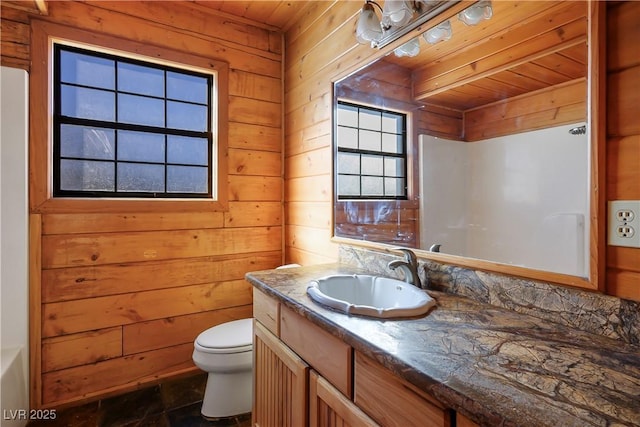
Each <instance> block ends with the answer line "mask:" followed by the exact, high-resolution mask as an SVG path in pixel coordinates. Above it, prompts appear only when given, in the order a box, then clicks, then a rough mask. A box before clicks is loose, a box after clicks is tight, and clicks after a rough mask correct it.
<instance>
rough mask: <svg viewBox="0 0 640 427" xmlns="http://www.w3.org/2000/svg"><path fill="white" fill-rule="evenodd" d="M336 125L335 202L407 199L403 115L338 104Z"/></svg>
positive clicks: (360, 106)
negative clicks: (336, 175) (336, 198)
mask: <svg viewBox="0 0 640 427" xmlns="http://www.w3.org/2000/svg"><path fill="white" fill-rule="evenodd" d="M336 124H337V135H336V145H337V151H338V153H337V161H336V163H337V164H336V169H337V172H338V177H337V178H338V179H337V196H338V199H339V200H345V199H400V200H402V199H406V198H407V173H406V170H407V167H406V164H407V149H406V147H407V116H406V114H403V113H399V112H394V111H386V110H382V109H378V108H371V107H366V106H363V105H357V104H352V103H346V102H342V101H341V102H338V105H337V119H336Z"/></svg>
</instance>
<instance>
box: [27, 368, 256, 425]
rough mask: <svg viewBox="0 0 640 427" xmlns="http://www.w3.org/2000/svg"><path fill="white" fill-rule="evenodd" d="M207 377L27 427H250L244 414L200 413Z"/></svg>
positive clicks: (180, 381) (60, 412)
mask: <svg viewBox="0 0 640 427" xmlns="http://www.w3.org/2000/svg"><path fill="white" fill-rule="evenodd" d="M206 382H207V376H206V374H201V375H195V376H190V377H186V378H180V379H176V380H171V381H167V382H163V383H161V384H159V385H156V386H153V387H148V388H144V389H140V390H137V391H133V392H131V393H127V394H124V395H121V396H116V397H111V398H108V399H104V400H100V401H98V402H91V403H87V404H85V405H82V406H77V407H73V408H68V409H62V410H58V411H56V419H55V420H42V421H31V422H29V424H28V425H27V427H250V426H251V415H250V414H245V415H240V416H237V417H230V418H227V419H221V420H217V421H209V420H206V419H204V418H203V417H202V415H201V414H200V407H201V406H202V396H203V395H204V388H205V384H206Z"/></svg>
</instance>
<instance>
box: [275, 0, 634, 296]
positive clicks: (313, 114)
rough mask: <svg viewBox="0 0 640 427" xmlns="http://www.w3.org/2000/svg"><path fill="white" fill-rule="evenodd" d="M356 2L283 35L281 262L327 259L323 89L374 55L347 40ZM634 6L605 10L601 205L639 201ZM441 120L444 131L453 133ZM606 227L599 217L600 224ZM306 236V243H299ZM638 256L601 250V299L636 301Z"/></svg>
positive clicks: (326, 93)
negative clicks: (605, 126)
mask: <svg viewBox="0 0 640 427" xmlns="http://www.w3.org/2000/svg"><path fill="white" fill-rule="evenodd" d="M360 7H361V4H359V3H358V2H317V3H316V4H314V7H313V8H311V9H310V10H309V13H307V14H306V15H305V16H304V17H303V18H301V19H300V20H299V21H298V22H297V23H296V24H295V25H294V26H293V27H292V28H291V29H290V30H289V31H287V33H286V35H285V46H286V47H285V50H286V52H287V55H286V59H285V213H286V214H285V227H286V233H285V235H286V238H285V245H286V246H285V251H286V259H287V262H298V263H300V264H313V263H317V262H322V261H330V260H335V259H336V258H337V253H336V252H337V249H336V247H335V245H334V244H332V243H331V240H330V239H331V236H332V227H333V225H332V223H331V220H330V218H331V215H332V212H333V207H332V205H331V203H332V200H331V189H332V178H331V167H332V166H331V153H332V152H331V97H332V93H331V82H332V80H334V79H336V78H337V77H341V76H343V75H344V74H345V72H346V71H348V70H353V71H355V69H356V68H357V67H359V66H362V65H365V64H366V63H367V62H369V58H371V57H372V56H373V55H374V53H375V52H373V50H372V49H369V48H368V47H366V46H359V45H358V44H357V43H356V42H355V40H354V31H355V25H356V15H357V13H358V10H359V8H360ZM639 9H640V3H638V2H632V1H631V2H612V3H611V4H610V5H609V7H608V14H609V25H608V28H609V30H608V35H607V36H608V42H607V44H608V46H607V49H608V58H609V61H608V64H609V70H608V75H609V79H608V103H607V104H608V105H607V106H606V108H607V116H608V120H607V124H608V134H609V137H608V140H607V189H606V190H607V198H608V199H609V200H614V199H640V187H639V184H638V183H639V182H640V167H639V166H638V162H639V154H638V153H640V136H639V134H640V130H639V128H638V126H640V125H639V123H640V122H639V121H638V120H637V117H638V116H639V114H640V112H639V111H638V108H640V107H639V105H640V103H639V102H638V98H637V93H638V92H637V87H638V86H639V85H640V82H639V80H640V64H639V63H638V61H639V60H640V58H639V57H638V55H637V49H636V48H635V44H634V40H637V39H638V37H639V36H638V24H637V22H639V21H638V19H640V17H639V16H638V15H639V13H640V12H639ZM452 123H454V122H452V121H451V120H447V121H446V122H445V125H446V126H447V127H446V129H454V128H452V127H451V126H450V125H451V124H452ZM602 220H606V218H602ZM305 236H307V237H305ZM639 252H640V250H639V249H628V248H615V247H608V250H607V260H608V261H607V265H608V274H607V283H606V287H607V292H608V293H610V294H612V295H619V296H623V297H625V298H631V299H636V300H640V261H639V257H640V255H639Z"/></svg>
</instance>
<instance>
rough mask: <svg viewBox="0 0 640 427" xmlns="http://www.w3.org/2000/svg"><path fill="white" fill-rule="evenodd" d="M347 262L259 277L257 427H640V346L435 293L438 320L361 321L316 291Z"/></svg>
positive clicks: (432, 316) (350, 269)
mask: <svg viewBox="0 0 640 427" xmlns="http://www.w3.org/2000/svg"><path fill="white" fill-rule="evenodd" d="M366 273H367V270H364V269H362V268H359V267H357V266H354V265H352V264H345V263H335V264H324V265H316V266H309V267H298V268H289V269H278V270H265V271H258V272H252V273H248V274H247V275H246V279H247V280H248V281H249V282H250V283H251V284H252V285H253V286H254V317H255V321H254V334H255V337H254V370H255V373H254V390H255V394H254V408H253V425H256V426H258V425H259V426H303V425H311V426H322V425H325V426H326V425H341V424H340V423H341V422H344V424H345V425H352V426H375V425H383V426H409V425H419V426H458V427H461V426H463V427H464V426H476V425H482V426H498V425H500V426H532V427H535V426H566V427H568V426H579V427H583V426H589V425H602V426H605V425H624V426H634V425H640V401H639V400H638V396H640V349H639V348H638V346H636V345H634V344H630V343H627V342H624V341H623V340H616V339H612V338H609V337H606V336H602V335H597V334H594V333H589V332H585V331H581V330H578V329H573V328H570V327H567V326H565V325H561V324H558V323H553V322H551V321H546V320H542V319H540V318H537V317H533V316H529V315H525V314H521V313H517V312H515V311H511V310H508V309H504V308H500V307H497V306H493V305H489V304H486V303H481V302H478V301H476V300H474V299H470V298H466V297H463V296H459V295H455V294H451V293H444V292H437V291H431V290H429V291H428V293H429V294H430V295H431V296H432V297H433V298H434V299H435V300H436V301H437V305H436V306H435V307H434V308H433V309H432V310H431V311H430V312H429V313H427V314H426V315H422V316H417V317H411V318H405V319H400V320H394V319H375V318H370V317H363V316H350V315H346V314H343V313H340V312H338V311H335V310H332V309H329V308H325V307H324V306H322V305H319V304H317V303H316V302H314V301H313V300H312V299H311V298H310V297H309V296H308V295H307V293H306V289H307V285H308V284H309V283H310V282H311V281H312V280H315V279H318V278H320V277H325V276H329V275H336V274H366Z"/></svg>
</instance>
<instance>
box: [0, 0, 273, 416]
mask: <svg viewBox="0 0 640 427" xmlns="http://www.w3.org/2000/svg"><path fill="white" fill-rule="evenodd" d="M48 5H49V14H48V16H46V17H42V18H40V19H45V20H47V21H50V22H54V23H57V24H64V25H67V26H69V27H74V28H78V29H84V30H90V31H91V32H93V33H104V34H109V35H111V36H117V37H120V38H124V39H127V40H132V41H136V42H143V43H147V44H154V45H156V46H160V47H163V48H169V49H177V50H180V51H185V52H189V53H191V54H195V55H199V56H201V57H205V58H213V59H216V60H221V61H225V62H227V63H228V64H229V80H230V81H229V99H228V100H224V101H223V102H224V104H225V105H227V104H228V106H229V107H228V108H229V124H228V128H229V140H228V158H227V159H226V160H225V161H226V162H227V166H228V168H227V169H228V176H227V177H224V181H225V182H224V185H223V187H222V189H223V191H226V192H227V193H228V199H229V207H228V210H226V211H219V212H213V211H201V212H197V211H195V212H194V211H189V212H179V207H178V208H177V209H176V208H175V207H174V208H173V209H171V210H170V211H169V210H167V211H164V210H162V209H154V208H147V209H145V212H135V211H134V212H118V213H97V212H82V211H77V210H69V211H68V212H65V211H64V208H62V209H57V210H56V212H55V213H48V212H38V211H32V215H31V224H32V227H31V251H32V254H33V257H32V260H31V275H32V284H31V287H32V290H33V291H36V292H35V295H34V296H33V297H32V303H33V304H34V306H33V308H32V313H31V314H32V337H31V338H32V339H31V347H32V355H33V357H32V366H31V373H32V393H31V394H32V407H33V408H37V407H52V406H60V405H65V404H70V403H77V402H79V401H82V400H87V399H93V398H98V397H102V396H105V395H109V394H113V393H120V392H122V391H124V390H127V389H132V388H136V387H139V386H141V385H144V384H147V383H149V382H153V381H157V380H158V379H160V378H163V377H168V376H173V375H177V374H182V373H189V372H196V371H197V368H196V367H195V366H194V365H193V363H192V359H191V354H192V351H193V340H194V339H195V337H196V336H197V334H198V333H200V332H201V331H203V330H205V329H206V328H208V327H211V326H214V325H216V324H219V323H222V322H225V321H228V320H232V319H237V318H244V317H251V315H252V297H251V289H250V285H249V284H248V283H247V282H246V281H245V280H244V274H245V273H246V272H248V271H252V270H261V269H268V268H274V267H276V266H278V265H280V264H282V261H283V253H282V247H283V237H282V231H283V228H282V222H283V219H282V218H283V215H282V213H283V208H282V199H283V191H282V188H283V178H282V160H281V155H282V47H283V46H282V34H281V32H280V31H279V30H278V29H273V28H269V27H267V26H264V25H259V24H256V26H252V25H248V24H247V23H246V20H242V21H241V20H239V21H238V22H234V21H233V20H231V19H230V18H229V16H225V17H221V16H220V15H216V12H214V11H212V10H211V9H210V8H204V7H201V6H199V5H197V4H194V3H191V2H185V3H177V2H103V1H100V2H50V3H48ZM29 22H30V21H29V17H28V16H27V14H26V12H23V11H20V10H15V9H9V8H5V7H4V6H3V7H2V65H7V66H13V67H19V68H24V69H26V70H29V67H30V63H31V61H38V60H41V59H42V58H33V57H31V54H30V51H29V37H30V23H29ZM30 96H32V97H43V99H45V98H44V95H43V94H39V93H31V94H30ZM30 143H31V150H32V152H33V150H37V149H42V147H39V146H37V141H31V142H30ZM32 172H33V171H32ZM152 203H153V202H151V203H150V204H152ZM112 211H113V209H111V210H109V211H108V212H112ZM38 318H41V322H40V325H39V326H40V327H38Z"/></svg>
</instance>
